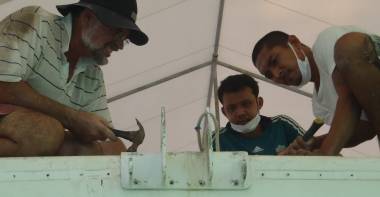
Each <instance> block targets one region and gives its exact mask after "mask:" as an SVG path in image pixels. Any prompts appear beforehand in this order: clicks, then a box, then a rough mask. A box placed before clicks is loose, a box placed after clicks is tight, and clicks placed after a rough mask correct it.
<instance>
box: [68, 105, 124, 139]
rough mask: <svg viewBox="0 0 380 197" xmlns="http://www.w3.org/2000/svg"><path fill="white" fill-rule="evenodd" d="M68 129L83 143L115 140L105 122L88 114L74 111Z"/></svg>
mask: <svg viewBox="0 0 380 197" xmlns="http://www.w3.org/2000/svg"><path fill="white" fill-rule="evenodd" d="M68 129H69V130H70V131H72V132H73V133H74V134H75V135H76V136H78V137H79V138H80V139H81V140H83V141H84V142H91V141H95V140H106V139H107V138H109V139H111V140H113V141H116V140H117V137H116V136H115V134H114V133H113V132H112V131H111V129H110V125H109V124H108V123H107V121H106V120H104V119H103V118H101V117H99V116H97V115H95V114H92V113H89V112H84V111H74V112H73V113H72V114H71V116H70V119H69V125H68Z"/></svg>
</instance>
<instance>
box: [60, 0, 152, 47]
mask: <svg viewBox="0 0 380 197" xmlns="http://www.w3.org/2000/svg"><path fill="white" fill-rule="evenodd" d="M78 6H79V7H85V8H88V9H90V10H92V11H93V12H94V13H95V15H96V17H97V18H98V19H99V20H100V21H101V22H102V23H104V24H106V25H109V26H111V27H116V28H124V29H128V30H129V31H130V34H129V36H128V39H129V40H130V41H131V42H132V43H133V44H135V45H139V46H141V45H144V44H146V43H147V42H148V40H149V38H148V36H147V35H146V34H145V33H144V32H143V31H141V29H140V28H139V27H138V26H137V25H136V16H137V4H136V0H80V1H79V2H78V3H73V4H68V5H58V6H57V10H58V11H59V12H60V13H61V14H62V15H64V16H65V15H67V14H68V13H70V11H72V9H73V8H75V7H78Z"/></svg>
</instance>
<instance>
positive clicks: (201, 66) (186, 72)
mask: <svg viewBox="0 0 380 197" xmlns="http://www.w3.org/2000/svg"><path fill="white" fill-rule="evenodd" d="M210 64H211V61H208V62H205V63H202V64H199V65H197V66H194V67H191V68H188V69H185V70H183V71H180V72H178V73H175V74H172V75H169V76H167V77H164V78H161V79H159V80H157V81H153V82H151V83H148V84H145V85H143V86H140V87H138V88H135V89H132V90H130V91H127V92H124V93H121V94H118V95H116V96H113V97H111V98H109V99H107V102H108V103H111V102H114V101H116V100H119V99H122V98H125V97H127V96H129V95H131V94H134V93H137V92H140V91H142V90H145V89H148V88H151V87H154V86H157V85H160V84H161V83H165V82H167V81H170V80H172V79H175V78H177V77H180V76H182V75H186V74H188V73H191V72H193V71H196V70H199V69H201V68H204V67H206V66H209V65H210Z"/></svg>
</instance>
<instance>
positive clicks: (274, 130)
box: [213, 115, 305, 155]
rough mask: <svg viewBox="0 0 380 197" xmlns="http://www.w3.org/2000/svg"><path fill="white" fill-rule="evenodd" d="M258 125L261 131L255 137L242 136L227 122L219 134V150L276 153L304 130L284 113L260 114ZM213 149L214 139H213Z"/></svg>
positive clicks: (256, 153)
mask: <svg viewBox="0 0 380 197" xmlns="http://www.w3.org/2000/svg"><path fill="white" fill-rule="evenodd" d="M260 125H261V126H262V127H263V133H261V135H259V136H257V137H251V138H248V137H244V136H242V135H241V134H240V133H239V132H237V131H235V130H233V129H232V127H231V124H230V123H227V125H226V127H224V128H222V129H221V131H220V135H219V140H220V150H221V151H246V152H248V154H249V155H277V153H278V152H279V151H280V150H282V149H284V148H286V147H288V146H289V144H291V143H292V142H293V140H294V139H296V138H297V136H302V135H303V134H304V133H305V130H304V129H303V128H302V127H301V126H300V125H299V124H298V123H297V122H296V121H294V120H293V119H292V118H290V117H288V116H286V115H279V116H275V117H272V118H270V117H266V116H261V120H260ZM213 147H214V149H215V139H213Z"/></svg>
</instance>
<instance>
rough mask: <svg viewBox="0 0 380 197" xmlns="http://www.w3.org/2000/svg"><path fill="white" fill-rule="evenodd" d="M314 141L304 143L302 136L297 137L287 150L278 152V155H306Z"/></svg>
mask: <svg viewBox="0 0 380 197" xmlns="http://www.w3.org/2000/svg"><path fill="white" fill-rule="evenodd" d="M314 145H315V139H314V138H312V139H310V140H309V141H307V142H305V141H304V140H303V139H302V136H298V137H297V138H296V139H295V140H294V141H293V142H292V143H291V144H290V145H289V146H288V147H287V148H285V149H284V150H282V151H280V152H279V153H278V155H307V154H309V153H310V152H311V151H312V148H313V147H314Z"/></svg>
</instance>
